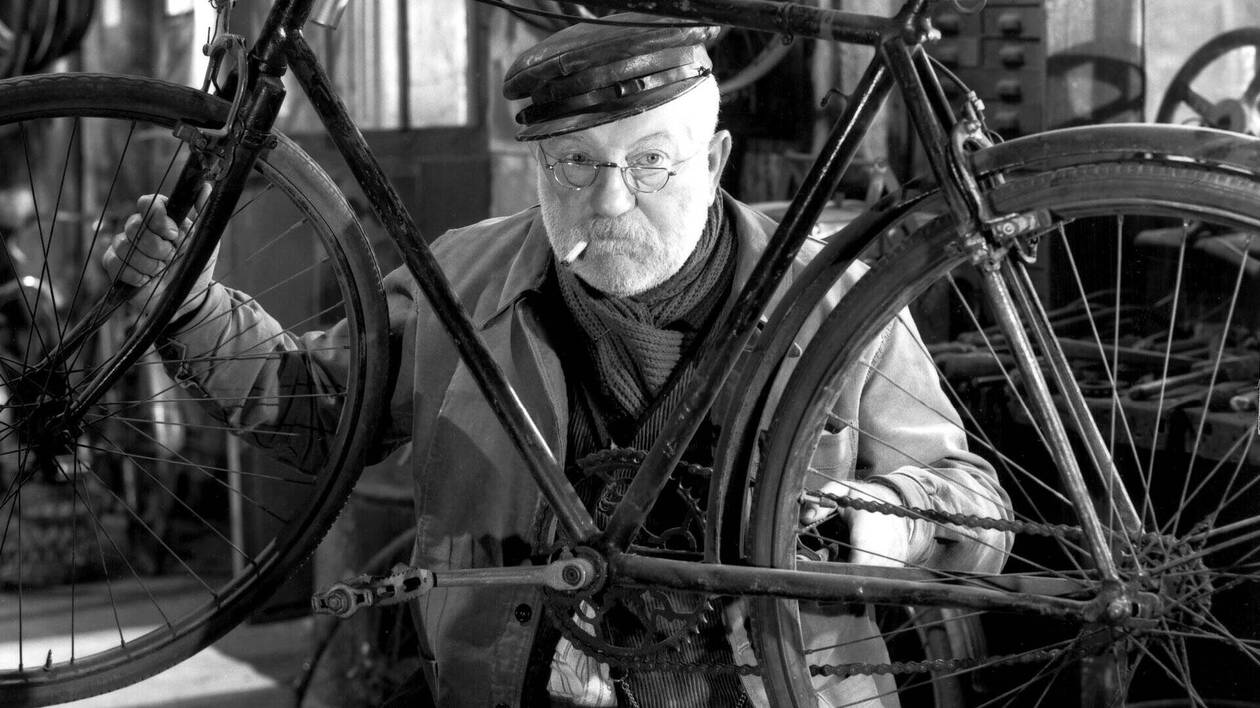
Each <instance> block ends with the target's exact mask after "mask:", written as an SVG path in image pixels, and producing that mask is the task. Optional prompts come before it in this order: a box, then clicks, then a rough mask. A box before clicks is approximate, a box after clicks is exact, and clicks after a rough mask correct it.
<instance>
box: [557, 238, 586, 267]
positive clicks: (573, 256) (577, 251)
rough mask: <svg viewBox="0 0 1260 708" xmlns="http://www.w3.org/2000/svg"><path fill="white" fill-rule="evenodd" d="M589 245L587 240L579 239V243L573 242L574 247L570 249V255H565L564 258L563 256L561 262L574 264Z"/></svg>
mask: <svg viewBox="0 0 1260 708" xmlns="http://www.w3.org/2000/svg"><path fill="white" fill-rule="evenodd" d="M587 245H588V242H587V241H578V242H577V243H575V244H573V248H572V249H570V250H569V255H567V256H565V257H564V258H561V259H560V262H561V263H562V264H564V265H572V264H573V261H576V260H577V259H579V258H581V257H582V252H583V251H585V250H586V246H587Z"/></svg>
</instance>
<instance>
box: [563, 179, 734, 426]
mask: <svg viewBox="0 0 1260 708" xmlns="http://www.w3.org/2000/svg"><path fill="white" fill-rule="evenodd" d="M734 241H735V239H734V234H733V233H732V231H731V229H730V227H729V225H728V223H727V220H726V218H725V214H724V209H723V208H722V205H721V200H720V199H715V200H714V202H713V205H712V206H710V207H709V218H708V221H706V222H705V227H704V233H703V234H702V235H701V237H700V241H699V243H697V244H696V248H695V250H694V251H692V253H691V255H690V256H689V257H688V258H687V261H686V262H685V263H683V265H682V268H681V269H679V271H678V272H677V273H675V274H674V275H673V276H671V277H670V278H669V279H668V280H666V281H665V282H664V283H661V284H660V285H658V286H656V287H654V288H652V289H650V290H648V291H646V292H644V293H641V294H639V295H635V296H632V297H612V296H609V295H605V294H603V293H601V292H599V291H597V290H595V289H594V288H591V287H589V286H587V285H586V284H585V283H583V282H581V281H580V280H579V279H578V278H577V276H575V275H574V274H573V271H572V270H570V269H569V268H565V267H563V266H559V267H557V268H556V270H557V272H558V274H559V278H558V280H559V283H560V292H561V294H562V295H563V297H564V302H565V304H566V305H567V306H568V309H569V312H570V313H571V314H572V316H573V319H574V321H575V322H576V323H577V324H578V327H579V328H580V329H581V330H582V333H583V335H584V336H583V345H584V348H585V350H586V353H587V354H588V356H589V357H590V360H591V362H592V364H593V366H594V368H595V370H596V372H597V374H598V376H597V377H596V378H597V381H596V382H595V383H596V384H597V385H598V393H599V394H600V397H601V398H602V399H603V403H604V404H605V405H611V406H613V407H614V412H615V413H616V414H618V415H617V416H616V417H621V418H629V419H633V420H637V419H638V418H639V417H640V416H642V415H643V413H644V412H645V411H646V410H647V409H648V406H649V404H650V403H651V402H652V399H653V398H654V397H655V396H656V394H658V393H659V392H660V390H661V387H662V386H663V385H664V384H665V382H666V380H667V379H668V378H669V376H670V374H671V373H673V371H674V368H675V367H676V366H677V365H678V362H679V360H680V359H681V358H682V355H683V353H684V352H685V351H686V350H687V348H688V347H689V346H690V345H691V344H692V343H693V342H694V340H695V338H696V337H697V336H698V335H699V334H700V333H701V331H702V330H703V328H704V326H705V325H706V324H707V322H708V320H709V318H710V316H711V315H712V314H713V311H714V309H715V308H716V306H717V305H718V304H719V303H720V302H721V301H722V300H723V297H724V295H725V290H726V289H727V288H725V287H722V286H724V285H725V284H726V283H728V282H729V279H730V276H731V274H732V273H733V268H732V266H733V263H734V261H733V259H732V254H733V253H734V245H735V244H734ZM601 407H602V406H601Z"/></svg>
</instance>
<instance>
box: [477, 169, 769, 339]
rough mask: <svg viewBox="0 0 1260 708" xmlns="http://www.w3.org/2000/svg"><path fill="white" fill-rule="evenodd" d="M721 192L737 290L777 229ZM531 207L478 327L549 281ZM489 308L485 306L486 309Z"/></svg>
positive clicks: (537, 212) (547, 255) (548, 262)
mask: <svg viewBox="0 0 1260 708" xmlns="http://www.w3.org/2000/svg"><path fill="white" fill-rule="evenodd" d="M720 195H721V199H722V201H723V202H724V203H725V205H726V207H727V214H728V215H729V216H731V217H733V218H734V221H733V226H734V229H735V238H736V240H737V245H736V248H735V283H734V287H735V289H736V290H738V289H739V288H742V287H743V285H744V283H746V282H748V277H749V276H750V275H751V274H752V271H753V268H754V266H756V264H757V259H758V258H760V256H761V253H762V252H763V251H764V250H765V248H766V242H767V241H768V240H769V235H770V234H771V233H773V232H774V227H775V223H774V222H773V221H772V220H770V219H769V218H768V217H766V216H765V215H763V214H760V213H759V212H756V211H754V210H753V209H752V208H751V207H748V206H746V205H744V204H742V203H740V202H739V201H737V200H736V199H735V198H734V197H732V196H731V195H730V194H728V193H727V192H726V190H721V192H720ZM531 211H532V212H533V218H532V219H530V224H529V230H528V232H527V233H526V235H525V238H524V239H523V240H522V241H521V246H520V248H519V249H518V250H517V251H516V253H515V254H514V255H513V257H512V260H511V263H510V264H509V266H508V271H507V274H506V276H505V277H504V279H503V290H502V291H501V292H500V294H499V299H498V304H497V305H496V306H495V308H494V309H493V310H490V311H482V312H474V313H473V315H472V316H473V321H474V323H475V324H476V326H477V328H478V329H485V328H486V327H488V326H489V325H490V323H491V322H493V321H494V320H495V319H496V318H498V316H499V315H501V314H503V313H504V312H505V311H507V310H508V309H509V308H511V307H512V306H513V305H514V304H515V303H516V302H517V301H518V300H520V299H521V298H523V297H525V295H526V294H527V293H531V292H538V291H539V290H541V289H542V286H543V283H544V282H546V279H547V277H548V275H549V273H550V270H551V267H552V258H551V243H550V242H549V241H548V240H547V229H546V227H544V226H543V220H542V210H541V209H537V208H534V209H532V210H531ZM791 281H792V272H791V271H789V273H788V274H787V276H786V277H785V278H784V282H783V283H781V284H780V290H779V292H780V293H782V292H784V290H783V289H784V288H785V287H786V286H788V285H790V284H791ZM488 309H489V308H484V310H488ZM762 320H763V322H764V320H765V315H762Z"/></svg>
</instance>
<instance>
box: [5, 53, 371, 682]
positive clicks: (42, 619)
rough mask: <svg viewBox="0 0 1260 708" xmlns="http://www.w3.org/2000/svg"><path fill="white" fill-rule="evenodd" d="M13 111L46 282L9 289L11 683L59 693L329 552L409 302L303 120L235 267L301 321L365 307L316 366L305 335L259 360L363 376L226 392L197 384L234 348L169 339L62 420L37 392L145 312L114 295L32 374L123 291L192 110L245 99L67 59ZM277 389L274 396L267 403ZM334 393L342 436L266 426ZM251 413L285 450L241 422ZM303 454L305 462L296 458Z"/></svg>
mask: <svg viewBox="0 0 1260 708" xmlns="http://www.w3.org/2000/svg"><path fill="white" fill-rule="evenodd" d="M0 106H3V108H0V138H3V140H4V141H5V148H6V150H7V151H8V153H9V154H10V155H16V156H17V158H16V162H14V163H10V164H14V168H13V170H12V172H11V173H10V174H9V175H8V176H7V177H6V178H5V179H4V180H3V185H4V191H3V193H4V194H5V196H6V197H7V198H8V202H9V203H10V204H12V203H19V204H22V205H24V206H23V209H24V212H23V214H24V216H25V218H24V219H23V220H22V221H21V226H20V228H18V229H16V230H14V231H11V232H9V233H6V234H5V236H6V240H7V241H8V242H9V243H10V244H18V245H20V246H21V247H22V251H23V253H24V254H25V261H21V262H19V260H18V259H16V258H14V257H13V256H10V257H9V258H8V263H9V265H11V266H12V267H13V269H14V270H15V271H17V272H18V274H19V276H22V277H25V278H27V279H28V282H29V283H30V287H29V288H27V289H26V290H23V291H22V294H23V295H24V297H23V296H21V295H19V296H18V297H17V298H16V299H13V300H11V301H10V302H9V307H10V308H11V309H12V310H13V311H15V312H18V313H19V314H20V315H21V313H25V314H24V315H21V317H20V318H21V319H23V320H26V321H28V322H29V323H30V324H28V325H27V326H25V327H24V328H23V329H21V330H18V331H16V332H15V331H13V330H10V332H9V333H10V334H11V335H13V336H9V337H8V338H7V339H6V345H7V346H6V347H5V354H4V357H5V358H4V364H5V373H6V376H5V381H4V384H5V385H4V395H5V398H6V402H5V406H4V409H3V416H4V421H3V423H4V424H3V426H0V483H2V484H0V489H3V490H4V496H3V499H2V500H0V594H2V595H3V597H4V606H5V607H6V608H7V609H6V610H5V611H4V612H3V614H0V696H3V697H4V701H3V702H4V703H5V705H46V704H50V703H56V702H61V701H66V700H71V699H75V698H80V697H83V696H87V695H92V694H96V693H102V692H105V691H108V690H112V689H115V688H118V687H121V686H124V685H127V684H130V683H133V682H135V681H138V680H140V679H143V678H145V677H147V676H149V675H152V674H154V673H157V672H159V671H161V670H163V669H165V668H167V667H169V666H171V665H173V664H174V663H176V662H178V661H180V660H183V659H185V658H187V657H189V656H191V655H192V654H194V653H196V652H197V651H199V650H200V649H202V648H204V647H206V646H208V645H209V644H211V643H213V642H214V641H215V640H216V639H218V638H219V637H220V636H222V635H223V634H224V633H226V632H227V631H228V630H229V629H231V628H232V627H234V626H236V625H237V624H239V623H240V622H241V621H243V620H244V619H246V618H247V617H248V616H249V615H250V614H251V613H252V612H254V611H255V610H257V609H259V608H260V607H261V606H262V605H263V603H264V602H265V601H266V600H267V599H268V597H269V596H270V594H271V593H272V592H274V591H275V590H276V588H277V587H278V586H280V584H281V583H282V582H283V581H284V580H285V579H287V578H288V577H289V576H290V575H292V573H293V572H294V571H295V570H296V569H297V567H298V566H299V565H300V564H301V563H303V562H304V561H305V560H306V559H307V557H308V556H309V554H310V553H311V551H312V550H313V549H314V547H315V545H316V543H317V542H318V541H319V539H320V538H321V537H322V535H323V534H324V532H325V531H326V530H327V528H328V526H329V524H331V523H332V520H333V519H334V518H335V516H336V513H337V511H338V510H339V509H340V507H341V505H342V503H343V502H344V501H345V498H346V496H347V495H348V493H349V490H350V488H351V486H352V485H353V482H354V480H355V479H356V478H357V472H358V470H359V469H360V467H361V464H362V457H363V446H364V443H365V442H366V441H365V435H366V434H367V432H368V431H370V429H371V428H372V425H373V422H372V416H371V412H373V411H375V410H377V408H378V406H377V403H376V401H377V400H378V399H379V391H380V389H381V387H382V386H383V376H384V367H385V365H386V361H385V353H386V350H385V348H384V347H385V345H384V330H385V324H386V321H387V320H386V314H385V309H384V299H383V296H382V293H381V289H380V278H379V273H378V272H377V269H376V265H375V261H374V259H373V257H372V254H371V251H370V248H369V247H368V245H367V242H366V238H365V237H364V235H363V233H362V229H361V227H360V226H359V224H358V222H357V220H356V219H355V217H354V214H353V213H352V212H351V211H350V209H349V207H348V206H347V205H346V203H345V201H344V199H343V198H342V197H341V195H340V193H339V192H338V191H337V190H336V189H335V187H334V186H333V185H332V183H331V180H330V179H329V178H328V177H327V175H325V174H324V173H323V172H322V171H321V170H320V169H319V168H318V166H316V165H315V164H314V163H313V162H311V161H310V159H309V157H307V156H306V155H305V154H304V153H302V152H301V151H300V150H299V149H298V148H297V147H296V146H295V145H294V144H293V143H292V142H291V141H289V140H288V139H286V138H283V137H280V139H279V141H278V142H277V144H276V145H275V146H274V148H272V149H271V150H270V151H269V152H268V153H267V154H266V155H265V157H264V159H263V160H262V161H261V162H260V164H259V166H258V169H257V170H256V172H255V174H254V175H253V176H252V177H251V179H250V181H249V183H248V185H247V187H246V190H245V194H244V195H243V197H242V199H241V202H240V204H239V205H238V206H237V209H236V212H235V214H234V216H233V221H232V222H231V224H229V226H228V229H227V231H226V232H225V234H224V237H223V242H222V245H221V254H220V257H219V264H218V267H217V269H216V272H215V278H216V280H218V281H220V282H221V283H223V284H225V285H227V286H229V287H234V288H239V289H240V290H241V291H243V292H247V293H248V294H249V297H248V298H242V299H241V301H240V303H239V307H244V308H252V307H254V306H255V305H256V304H257V305H261V307H263V308H264V309H266V310H267V311H268V312H270V313H271V314H273V315H274V316H275V317H276V318H277V319H278V320H280V322H281V323H282V324H283V326H284V327H287V328H290V329H292V330H293V331H297V332H308V331H318V330H325V329H328V328H330V327H331V326H332V325H333V324H335V323H336V322H338V321H339V320H342V319H345V320H346V322H347V324H346V326H345V328H344V329H343V330H339V333H340V334H339V336H338V337H337V338H336V339H335V340H331V341H327V342H321V343H320V344H319V346H320V348H319V349H318V350H311V351H309V352H308V356H307V357H306V359H305V360H303V361H294V360H293V359H292V358H291V357H289V358H284V359H281V351H282V350H284V349H286V348H289V347H291V346H294V345H295V344H296V342H295V340H293V339H292V338H290V337H288V336H287V335H284V336H280V335H276V336H269V337H267V338H265V339H264V340H263V341H261V342H256V343H255V346H253V347H252V348H251V349H250V350H248V351H246V352H244V353H243V354H244V356H243V358H244V359H245V360H249V361H252V362H255V363H256V364H257V365H258V366H259V367H265V366H271V365H278V363H279V362H281V361H283V362H286V365H297V366H299V367H303V368H304V369H307V370H311V371H315V372H317V373H318V372H319V371H320V369H319V366H318V364H317V363H313V362H319V361H324V360H326V359H327V358H330V357H337V358H339V359H341V360H343V361H345V362H347V367H348V368H347V370H346V371H345V372H344V373H343V376H344V378H342V379H336V380H331V383H332V384H334V385H337V386H339V387H343V388H344V391H342V392H340V393H335V394H329V395H326V396H316V395H315V394H314V392H313V391H306V392H301V391H297V390H296V389H295V388H285V387H278V388H274V389H265V390H264V389H251V388H250V387H249V386H246V387H245V388H244V389H242V390H240V391H238V393H237V396H234V397H233V398H232V399H231V400H227V399H215V398H214V397H213V396H211V397H210V399H209V400H206V398H207V396H206V394H205V393H204V392H203V391H199V390H198V389H197V387H196V386H183V385H180V384H177V383H175V379H176V378H177V377H178V375H179V372H180V371H181V370H186V369H189V368H192V367H197V366H204V365H206V364H207V363H210V364H211V365H213V363H214V360H213V357H212V356H209V357H208V356H207V355H206V354H205V353H204V352H203V353H192V352H187V351H184V352H182V353H180V352H178V351H177V348H176V349H168V350H164V351H165V352H166V354H167V356H168V361H167V362H166V363H165V364H163V362H161V361H160V359H159V358H158V357H157V356H156V354H155V353H154V352H152V351H151V352H150V353H149V354H148V355H146V356H145V357H144V358H142V359H141V360H140V361H139V362H137V363H136V364H134V365H133V366H132V367H131V368H130V369H129V370H128V371H127V373H126V374H125V375H124V376H123V377H122V378H121V380H120V381H119V382H118V383H117V384H116V385H115V386H114V387H112V388H111V389H110V390H109V391H107V392H106V394H105V395H104V396H103V397H102V398H101V399H100V400H99V401H98V402H97V403H96V404H95V405H94V406H93V407H92V408H91V409H90V410H89V411H88V412H87V415H86V416H85V417H84V419H83V421H82V422H81V426H80V427H79V428H78V429H76V430H73V431H69V432H60V433H58V431H55V430H51V429H46V428H49V426H47V425H42V424H41V422H43V421H47V420H55V417H40V415H42V414H39V413H37V412H36V411H37V409H38V408H39V407H40V406H41V405H52V406H56V405H57V402H58V401H61V400H64V398H65V397H66V396H68V395H71V394H72V393H73V391H74V390H75V388H76V386H78V385H81V383H82V381H83V380H84V378H85V377H86V376H87V375H88V374H89V373H90V372H91V371H93V370H95V369H96V368H97V367H99V366H101V365H102V364H103V363H104V362H105V361H106V360H107V359H108V358H109V357H110V356H111V355H112V354H113V353H114V352H115V351H117V349H118V343H119V342H120V341H121V339H122V338H123V337H125V336H127V333H128V332H129V331H130V330H131V328H132V326H133V325H134V324H135V321H136V318H137V317H138V316H140V315H138V314H137V313H138V312H139V311H140V308H139V307H136V304H137V303H135V302H133V303H131V305H129V306H128V307H124V308H120V309H119V310H118V311H116V312H112V313H109V315H110V317H109V318H108V320H107V321H106V322H105V324H103V325H102V326H101V327H100V328H98V329H96V330H95V331H94V332H93V335H92V336H91V337H90V338H89V339H88V340H87V341H86V343H84V345H83V346H82V347H81V348H80V350H79V351H76V352H74V353H73V355H72V356H70V357H68V358H67V359H66V361H65V362H64V364H63V365H62V366H59V367H56V368H55V370H53V371H52V373H51V375H45V376H44V377H42V380H41V383H40V385H39V386H38V387H36V386H33V385H32V384H31V382H30V380H29V379H30V377H29V376H27V377H24V374H27V373H29V372H30V371H31V370H32V367H33V366H34V365H35V364H36V362H38V361H39V360H40V358H41V356H42V355H43V353H45V352H48V351H50V350H51V349H52V348H53V347H55V346H56V345H57V343H58V341H59V339H60V338H61V337H62V336H64V335H65V333H66V332H67V331H68V330H69V328H70V327H72V326H73V325H74V324H75V323H76V322H77V321H79V320H80V319H82V318H84V317H85V315H86V313H88V312H89V311H91V309H92V307H93V305H95V304H96V303H97V302H98V301H100V300H101V295H102V293H103V292H104V289H105V288H106V287H107V281H106V280H105V276H104V275H103V271H102V270H101V269H100V266H99V257H100V255H101V253H102V252H103V251H104V249H105V247H106V246H107V244H108V239H109V238H110V237H112V235H113V234H115V233H117V232H118V231H120V230H121V227H122V221H123V220H124V219H125V218H126V217H127V215H128V214H130V213H132V212H134V211H135V210H136V206H135V199H136V198H137V197H138V196H140V195H142V194H148V193H155V192H169V190H170V188H171V186H172V184H173V182H174V179H175V176H176V175H177V174H178V169H179V166H180V164H182V160H183V158H184V157H186V149H185V147H184V146H183V145H182V144H181V143H180V142H179V141H178V140H176V139H175V138H174V137H173V135H172V126H173V125H174V124H175V122H176V121H184V122H187V123H190V124H193V125H201V126H216V125H218V124H220V123H221V122H222V120H223V118H224V115H225V114H226V108H227V105H226V103H225V102H223V101H220V100H218V99H215V98H213V97H210V96H207V95H205V94H202V93H200V92H198V91H195V90H192V89H189V88H186V87H180V86H175V85H172V84H165V83H162V82H157V81H151V80H147V79H136V78H130V77H113V76H101V75H58V76H47V77H22V78H19V79H14V80H10V81H5V82H0ZM219 325H220V323H215V322H204V323H200V324H199V325H198V326H207V327H218V326H219ZM306 341H307V342H308V345H310V346H313V343H315V342H317V341H318V340H314V339H308V340H306ZM324 345H327V347H326V348H325V347H324ZM242 383H245V382H242ZM37 389H38V390H37ZM254 401H265V402H266V404H267V406H270V408H267V407H266V406H264V407H262V408H260V407H258V406H253V407H249V406H250V405H251V403H252V402H254ZM311 401H319V402H320V403H321V406H320V410H321V411H322V412H321V413H320V415H319V416H315V415H314V414H312V417H311V418H310V422H311V425H312V426H317V427H314V428H313V430H315V431H316V432H315V433H314V436H315V437H317V438H318V439H319V440H320V441H321V442H322V443H323V446H322V447H321V448H319V450H318V455H317V456H316V455H312V454H311V453H310V451H307V450H301V449H299V448H300V445H299V444H298V443H297V442H296V438H294V437H292V436H290V435H289V434H288V433H285V432H283V431H275V430H271V429H269V428H267V426H266V425H265V421H266V418H265V416H262V414H261V413H259V412H258V411H259V410H278V409H282V408H283V409H286V410H289V411H293V410H304V411H305V410H313V408H314V407H312V406H307V404H308V403H309V402H311ZM207 404H209V405H207ZM242 404H244V406H246V407H241V406H242ZM224 406H228V407H230V408H231V410H232V411H234V412H233V413H231V414H230V415H228V416H226V418H225V417H224V416H222V415H216V414H212V413H210V412H209V411H210V410H212V409H216V408H219V409H222V408H223V407H224ZM245 411H254V412H253V413H249V412H245ZM259 416H262V417H259ZM242 426H246V427H249V428H250V431H251V435H250V437H251V440H253V441H254V442H258V443H260V444H264V445H268V446H270V447H271V448H272V449H273V452H275V453H276V454H274V455H272V454H263V453H259V452H256V451H254V450H252V449H251V448H249V447H246V446H245V445H242V444H241V443H240V441H239V440H237V439H236V438H235V437H234V436H232V435H229V434H228V430H229V428H240V427H242ZM54 433H58V434H56V435H54ZM303 452H305V453H306V457H307V463H304V464H306V466H305V467H303V468H302V469H299V468H298V467H297V466H295V465H294V464H292V460H293V459H296V458H298V457H300V456H301V454H302V453H303ZM286 457H287V458H288V460H289V461H288V462H282V461H280V459H282V458H286ZM312 457H314V458H315V460H314V464H310V460H311V458H312Z"/></svg>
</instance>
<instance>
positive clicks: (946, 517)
mask: <svg viewBox="0 0 1260 708" xmlns="http://www.w3.org/2000/svg"><path fill="white" fill-rule="evenodd" d="M818 496H820V497H823V498H826V499H828V500H829V501H831V502H833V503H834V504H836V505H837V506H843V507H848V508H852V509H857V510H859V511H866V512H871V513H877V514H890V515H893V516H898V517H902V518H907V519H923V520H927V521H931V522H933V523H938V524H952V525H955V526H964V527H968V528H980V529H987V530H996V531H1004V532H1010V533H1020V534H1029V535H1034V536H1045V537H1058V538H1063V539H1065V540H1076V541H1079V540H1081V539H1083V538H1084V532H1083V531H1082V530H1081V528H1080V527H1079V526H1072V525H1069V524H1049V523H1037V522H1032V521H1017V520H1013V519H994V518H987V517H981V516H976V515H974V514H957V513H950V512H942V511H937V510H934V509H920V508H917V507H906V506H898V505H895V504H889V503H886V502H881V501H875V500H865V499H854V498H852V497H848V496H838V495H834V494H828V493H825V492H823V493H819V494H818ZM1134 540H1139V541H1142V542H1151V541H1159V542H1161V543H1174V544H1175V543H1177V539H1175V538H1174V537H1172V536H1169V535H1167V534H1156V533H1153V532H1146V533H1142V534H1139V535H1137V536H1135V537H1134ZM552 620H553V622H554V624H555V626H556V627H557V628H558V629H559V630H560V632H561V634H563V635H564V636H565V638H567V639H568V640H569V641H570V642H572V643H573V645H574V646H576V647H580V648H581V649H582V651H584V652H586V653H587V654H588V655H590V656H592V657H594V658H596V659H597V660H599V661H602V662H603V663H606V664H608V665H609V666H615V667H620V668H623V669H638V670H650V671H670V672H679V673H735V674H737V675H740V676H748V675H753V676H758V675H760V674H761V669H760V667H759V666H755V665H751V664H735V663H730V664H722V663H714V662H707V663H695V662H683V661H674V660H671V659H669V658H668V657H665V656H658V657H654V658H646V657H626V656H621V655H618V654H615V653H612V652H608V651H605V650H603V649H602V648H601V647H599V646H597V645H594V644H591V643H590V642H589V641H586V639H585V637H583V636H582V635H581V633H580V632H575V631H573V627H572V626H570V625H569V624H568V623H566V622H564V621H563V620H562V619H561V618H558V617H553V618H552ZM1086 653H1089V650H1088V649H1086V648H1085V647H1083V646H1076V647H1074V648H1063V649H1041V650H1035V651H1024V652H1020V653H1018V654H1008V655H992V656H987V657H959V658H953V659H926V660H922V661H895V662H886V663H841V664H811V665H810V666H809V671H810V674H811V675H814V676H839V677H841V678H847V677H849V676H855V675H875V674H893V675H896V674H919V673H938V672H955V671H965V670H968V669H973V668H976V667H979V666H985V667H989V666H1012V665H1017V664H1036V663H1048V662H1052V661H1056V660H1059V659H1062V658H1065V657H1070V656H1071V655H1084V654H1086Z"/></svg>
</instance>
